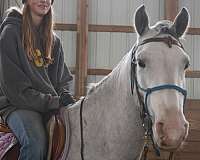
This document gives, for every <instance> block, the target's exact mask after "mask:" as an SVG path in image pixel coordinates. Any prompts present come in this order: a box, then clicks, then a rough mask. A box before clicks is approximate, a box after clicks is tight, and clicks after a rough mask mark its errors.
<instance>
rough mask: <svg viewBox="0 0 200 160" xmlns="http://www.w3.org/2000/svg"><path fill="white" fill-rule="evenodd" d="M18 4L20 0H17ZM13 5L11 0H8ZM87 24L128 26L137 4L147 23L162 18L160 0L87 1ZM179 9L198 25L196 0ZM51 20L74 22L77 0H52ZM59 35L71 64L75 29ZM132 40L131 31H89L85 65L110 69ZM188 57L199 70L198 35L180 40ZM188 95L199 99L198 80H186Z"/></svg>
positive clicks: (183, 3) (186, 0)
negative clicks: (87, 55) (144, 13)
mask: <svg viewBox="0 0 200 160" xmlns="http://www.w3.org/2000/svg"><path fill="white" fill-rule="evenodd" d="M17 1H18V2H19V3H20V1H21V0H17ZM10 3H11V5H15V0H10ZM88 3H89V23H90V24H104V25H132V21H133V14H134V11H135V10H136V8H137V7H138V6H140V5H141V4H145V6H146V9H147V12H148V13H149V17H150V22H151V24H154V23H155V22H156V21H158V20H161V19H163V18H164V0H153V1H152V0H88ZM179 6H180V7H179V8H180V9H181V8H182V7H183V6H185V7H187V8H188V9H189V12H190V15H191V22H190V25H191V27H200V18H199V15H200V10H199V6H200V1H199V0H179ZM54 11H55V12H54V15H55V21H56V22H60V23H74V24H75V23H76V16H77V0H58V1H55V2H54ZM56 33H57V34H58V35H59V36H60V38H61V40H62V42H63V47H64V51H65V60H66V63H67V64H68V66H70V67H74V66H75V61H76V60H75V59H76V32H69V31H64V32H61V31H56ZM135 39H136V35H135V33H102V32H101V33H94V32H90V33H89V59H88V63H89V64H88V65H89V66H88V67H89V68H103V69H113V68H114V66H115V65H116V64H117V63H118V62H119V61H120V59H121V58H122V57H123V56H124V54H125V53H126V52H127V51H128V50H129V49H130V48H131V46H132V45H133V44H134V41H135ZM183 43H184V45H185V48H186V50H187V52H188V54H189V55H190V57H191V69H195V70H200V63H199V61H200V54H199V53H198V51H199V50H200V36H199V35H195V36H192V35H186V37H185V40H183ZM101 78H102V76H89V78H88V82H97V81H99V80H100V79H101ZM187 88H188V90H189V97H192V98H198V99H199V98H200V80H198V79H187Z"/></svg>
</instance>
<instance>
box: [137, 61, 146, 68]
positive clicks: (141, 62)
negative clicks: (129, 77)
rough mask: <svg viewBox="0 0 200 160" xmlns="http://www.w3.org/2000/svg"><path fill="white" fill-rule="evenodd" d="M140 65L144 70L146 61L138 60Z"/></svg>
mask: <svg viewBox="0 0 200 160" xmlns="http://www.w3.org/2000/svg"><path fill="white" fill-rule="evenodd" d="M138 65H139V66H140V67H142V68H145V66H146V65H145V63H144V61H143V60H141V59H138Z"/></svg>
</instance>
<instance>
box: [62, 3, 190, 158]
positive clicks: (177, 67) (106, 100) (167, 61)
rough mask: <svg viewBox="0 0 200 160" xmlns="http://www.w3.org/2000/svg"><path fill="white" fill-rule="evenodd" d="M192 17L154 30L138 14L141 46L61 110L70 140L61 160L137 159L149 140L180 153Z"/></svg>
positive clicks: (181, 17) (179, 17)
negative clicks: (185, 40)
mask: <svg viewBox="0 0 200 160" xmlns="http://www.w3.org/2000/svg"><path fill="white" fill-rule="evenodd" d="M188 23H189V13H188V11H187V9H186V8H183V9H182V10H181V11H180V12H179V13H178V14H177V16H176V18H175V19H174V21H173V22H171V21H167V20H162V21H159V22H157V23H156V24H155V25H153V26H150V24H149V17H148V15H147V12H146V9H145V6H144V5H142V6H140V7H138V9H137V10H136V12H135V18H134V27H135V31H136V33H137V41H136V43H135V44H134V45H133V47H132V48H131V50H130V51H129V52H128V53H127V54H126V55H125V56H124V57H123V58H122V60H121V61H120V62H119V63H118V64H117V66H116V67H115V68H114V69H113V70H112V72H111V73H110V74H109V75H107V76H106V77H104V78H103V79H102V80H101V81H100V82H98V83H97V84H95V85H94V86H93V87H92V88H91V89H90V90H89V91H88V93H87V95H86V96H85V97H84V98H83V99H81V100H79V101H77V102H76V103H75V104H74V105H72V106H71V107H68V108H61V109H60V117H61V118H62V120H63V123H65V125H66V126H67V127H66V133H67V134H66V137H65V142H66V143H65V145H64V149H63V152H62V154H61V156H60V158H59V159H60V160H116V159H117V160H133V159H135V160H136V159H138V158H140V157H141V155H142V154H141V152H142V151H143V148H144V146H145V147H146V143H145V139H146V138H145V137H150V139H151V140H152V142H153V146H154V149H155V151H157V152H158V153H159V150H160V149H162V150H167V151H170V152H174V151H176V150H177V149H178V148H180V146H181V145H182V144H183V143H184V140H185V139H186V137H187V135H188V129H189V123H188V121H187V120H186V118H185V116H184V104H185V99H186V95H187V91H186V89H185V71H186V69H187V68H188V66H189V56H188V54H187V53H186V51H185V49H184V47H183V45H182V44H181V42H180V38H181V37H182V36H183V35H184V33H185V32H186V30H187V27H188Z"/></svg>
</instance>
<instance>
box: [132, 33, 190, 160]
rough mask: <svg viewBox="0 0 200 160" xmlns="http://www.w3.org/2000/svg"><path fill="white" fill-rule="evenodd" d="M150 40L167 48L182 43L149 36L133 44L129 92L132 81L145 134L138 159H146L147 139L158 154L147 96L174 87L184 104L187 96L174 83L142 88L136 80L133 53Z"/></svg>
mask: <svg viewBox="0 0 200 160" xmlns="http://www.w3.org/2000/svg"><path fill="white" fill-rule="evenodd" d="M150 42H163V43H165V44H167V45H168V47H169V48H171V47H172V45H177V46H179V47H180V48H182V49H183V50H184V48H183V45H182V44H181V43H180V42H179V40H178V39H177V40H175V39H173V38H172V37H171V36H168V37H163V38H149V39H146V40H144V41H142V42H141V43H139V44H138V45H136V46H134V48H133V50H132V56H131V92H132V95H133V91H134V83H135V86H136V93H137V96H138V100H139V104H140V106H142V111H141V115H140V116H141V119H142V124H143V127H144V130H145V136H144V147H143V151H142V153H141V155H140V160H146V159H147V153H148V151H149V142H148V141H149V139H150V140H151V142H152V144H153V148H154V150H155V153H156V155H157V156H160V149H159V147H158V146H157V145H156V144H155V143H154V140H153V130H152V125H153V124H152V119H151V115H150V113H149V110H148V104H147V102H148V96H149V95H150V94H151V93H153V92H156V91H160V90H164V89H174V90H176V91H178V92H180V93H182V94H183V96H184V103H183V105H184V104H185V100H186V96H187V91H186V90H185V89H183V88H181V87H179V86H177V85H175V84H163V85H158V86H155V87H152V88H143V87H142V86H141V85H140V84H139V83H138V81H137V74H136V67H137V60H136V57H135V53H136V51H137V49H138V47H139V46H141V45H144V44H146V43H150ZM140 91H142V92H144V93H145V98H143V96H142V95H141V94H140ZM173 155H174V153H173V152H170V155H169V158H168V159H169V160H172V159H173Z"/></svg>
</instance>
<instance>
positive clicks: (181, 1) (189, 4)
mask: <svg viewBox="0 0 200 160" xmlns="http://www.w3.org/2000/svg"><path fill="white" fill-rule="evenodd" d="M193 6H194V0H192V1H188V0H179V10H181V8H182V7H186V8H187V9H188V11H189V13H190V26H194V8H193Z"/></svg>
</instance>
